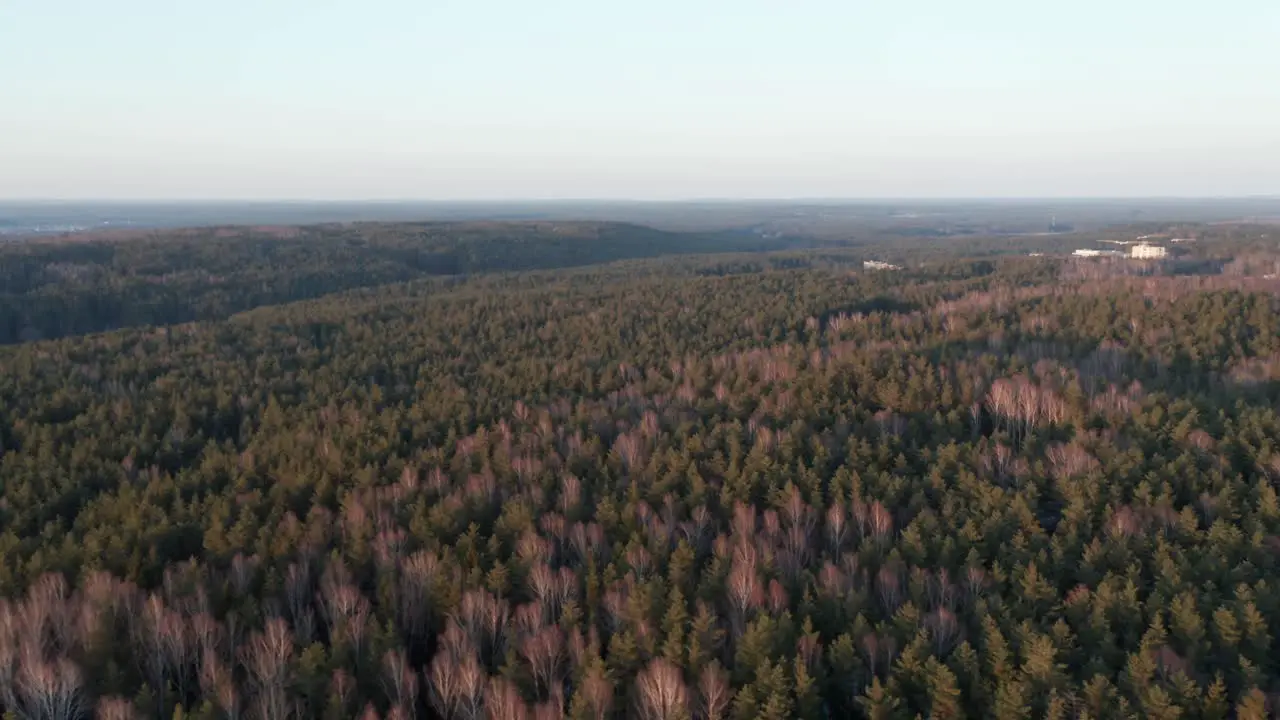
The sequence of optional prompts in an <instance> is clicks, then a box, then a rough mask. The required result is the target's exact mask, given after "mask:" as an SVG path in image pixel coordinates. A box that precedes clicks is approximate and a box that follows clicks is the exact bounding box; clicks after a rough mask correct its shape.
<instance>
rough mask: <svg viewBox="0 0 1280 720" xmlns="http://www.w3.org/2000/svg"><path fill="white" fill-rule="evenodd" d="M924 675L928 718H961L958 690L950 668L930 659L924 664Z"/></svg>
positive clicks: (934, 659)
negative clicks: (927, 698) (927, 700)
mask: <svg viewBox="0 0 1280 720" xmlns="http://www.w3.org/2000/svg"><path fill="white" fill-rule="evenodd" d="M924 673H925V687H926V691H927V692H928V695H929V717H931V718H938V719H939V720H947V719H948V718H960V717H963V716H964V711H963V709H962V708H961V707H960V688H959V687H958V686H957V685H956V676H955V675H954V674H952V672H951V670H950V668H948V667H947V666H946V665H943V664H942V663H940V662H938V660H937V658H932V657H931V658H929V660H928V662H926V663H925V668H924Z"/></svg>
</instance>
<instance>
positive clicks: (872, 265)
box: [862, 260, 902, 270]
mask: <svg viewBox="0 0 1280 720" xmlns="http://www.w3.org/2000/svg"><path fill="white" fill-rule="evenodd" d="M862 267H863V268H864V269H867V270H901V269H902V268H900V267H898V266H897V265H892V264H890V263H887V262H880V261H879V260H863V261H862Z"/></svg>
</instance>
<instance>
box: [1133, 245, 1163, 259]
mask: <svg viewBox="0 0 1280 720" xmlns="http://www.w3.org/2000/svg"><path fill="white" fill-rule="evenodd" d="M1166 254H1168V251H1167V250H1165V248H1164V246H1163V245H1152V244H1151V243H1138V244H1137V245H1134V246H1133V247H1131V248H1129V257H1131V258H1137V259H1140V260H1151V259H1154V258H1162V257H1164V256H1165V255H1166Z"/></svg>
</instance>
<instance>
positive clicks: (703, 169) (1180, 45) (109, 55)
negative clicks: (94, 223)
mask: <svg viewBox="0 0 1280 720" xmlns="http://www.w3.org/2000/svg"><path fill="white" fill-rule="evenodd" d="M3 15H4V22H3V23H0V67H4V68H6V69H7V71H6V72H5V73H3V74H0V103H2V104H3V106H4V108H5V111H4V112H3V113H0V198H3V199H10V200H15V199H22V200H32V199H67V200H98V201H121V200H135V201H157V200H162V201H163V200H172V201H192V200H211V199H216V200H220V201H238V202H243V201H277V202H278V201H288V200H291V199H292V200H302V201H408V202H421V201H454V202H456V201H480V202H485V201H521V202H529V201H542V200H572V201H583V200H594V199H599V200H641V201H643V200H692V199H704V200H716V199H744V200H750V199H761V200H773V199H803V200H818V199H838V198H848V199H867V200H878V199H912V198H915V199H953V198H954V199H986V198H990V199H997V198H1001V199H1003V198H1109V197H1114V198H1158V197H1241V196H1275V195H1277V194H1280V170H1277V168H1280V85H1277V84H1276V83H1275V82H1274V78H1276V77H1280V54H1278V53H1275V52H1274V51H1273V50H1272V43H1273V39H1274V38H1275V37H1276V36H1278V35H1280V5H1278V4H1276V3H1271V2H1265V1H1264V0H1237V1H1235V2H1228V3H1220V4H1218V5H1217V6H1215V7H1207V6H1204V7H1200V6H1193V5H1192V4H1189V3H1188V4H1168V3H1157V2H1153V1H1152V0H1133V1H1132V2H1127V3H1124V4H1123V5H1121V6H1116V5H1113V4H1109V3H1103V2H1101V0H1084V1H1083V2H1080V3H1076V4H1074V5H1072V6H1071V7H1069V8H1062V9H1047V8H1037V7H1029V6H1027V5H1026V4H1025V3H1018V2H1012V1H1011V0H979V1H978V2H974V3H968V4H965V5H963V6H957V5H954V4H951V3H946V2H943V1H942V0H919V1H918V2H916V3H914V4H913V5H912V6H910V7H906V6H902V5H893V6H889V5H882V4H872V3H859V2H855V3H840V2H835V1H834V0H813V1H812V2H803V3H796V4H793V5H791V6H788V7H782V6H780V5H778V4H776V3H768V2H765V1H764V0H743V1H740V2H735V3H729V2H721V1H714V2H706V3H699V4H698V5H697V6H696V7H689V6H687V4H684V3H677V2H675V0H656V1H655V2H652V3H648V4H645V5H644V6H635V7H623V8H618V7H605V6H602V5H601V4H599V3H590V2H586V0H552V1H550V2H547V3H541V4H539V5H538V6H537V7H536V8H534V7H531V6H528V5H526V4H523V3H517V2H514V0H489V1H487V2H450V1H442V2H434V3H431V4H429V5H428V4H418V3H411V2H409V1H408V0H369V1H368V2H362V3H356V2H354V1H353V0H329V1H327V2H325V1H321V2H310V3H304V2H301V0H277V1H276V2H271V3H269V4H264V3H254V2H250V1H249V0H227V1H226V2H224V3H221V4H219V5H217V6H216V7H214V6H208V7H204V6H200V7H197V6H184V5H177V4H170V3H162V2H160V1H159V0H121V1H120V2H116V3H111V4H104V3H96V2H89V0H10V2H8V3H6V7H5V9H4V11H3Z"/></svg>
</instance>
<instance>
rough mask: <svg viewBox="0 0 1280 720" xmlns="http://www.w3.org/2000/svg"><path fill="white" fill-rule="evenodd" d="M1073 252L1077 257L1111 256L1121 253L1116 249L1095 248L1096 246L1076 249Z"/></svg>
mask: <svg viewBox="0 0 1280 720" xmlns="http://www.w3.org/2000/svg"><path fill="white" fill-rule="evenodd" d="M1071 254H1072V255H1075V256H1076V257H1109V256H1115V255H1119V254H1120V253H1119V252H1117V251H1115V250H1095V249H1094V248H1080V249H1079V250H1076V251H1075V252H1073V253H1071Z"/></svg>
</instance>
